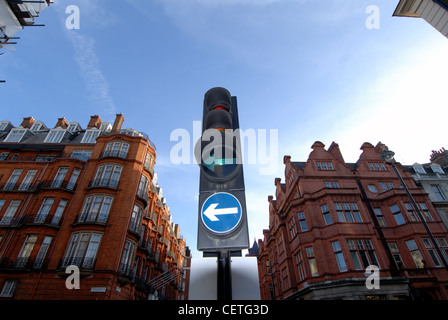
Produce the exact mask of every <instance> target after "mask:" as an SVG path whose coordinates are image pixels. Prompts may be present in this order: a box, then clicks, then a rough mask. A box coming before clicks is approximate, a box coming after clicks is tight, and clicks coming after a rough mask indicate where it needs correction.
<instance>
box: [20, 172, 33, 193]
mask: <svg viewBox="0 0 448 320" xmlns="http://www.w3.org/2000/svg"><path fill="white" fill-rule="evenodd" d="M36 174H37V170H28V172H27V173H26V175H25V178H23V180H22V183H21V184H20V187H19V191H27V190H28V189H29V188H30V186H31V184H32V183H33V180H34V177H35V176H36Z"/></svg>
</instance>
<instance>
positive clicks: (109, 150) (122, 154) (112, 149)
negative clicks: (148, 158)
mask: <svg viewBox="0 0 448 320" xmlns="http://www.w3.org/2000/svg"><path fill="white" fill-rule="evenodd" d="M128 150H129V143H125V142H110V143H108V144H107V145H106V148H105V149H104V153H103V157H118V158H121V159H126V157H127V155H128Z"/></svg>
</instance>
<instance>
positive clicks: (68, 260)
mask: <svg viewBox="0 0 448 320" xmlns="http://www.w3.org/2000/svg"><path fill="white" fill-rule="evenodd" d="M101 236H102V235H101V233H93V232H92V233H91V232H81V233H74V234H73V235H72V238H71V240H70V243H69V246H68V248H67V252H66V254H65V257H64V260H63V263H62V267H63V268H65V267H67V266H69V265H75V266H78V267H85V268H92V267H93V265H94V263H95V258H96V254H97V251H98V247H99V245H100V241H101Z"/></svg>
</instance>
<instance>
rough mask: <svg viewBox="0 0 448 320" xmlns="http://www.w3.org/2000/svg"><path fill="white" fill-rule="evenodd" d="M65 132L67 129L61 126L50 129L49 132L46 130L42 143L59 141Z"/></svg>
mask: <svg viewBox="0 0 448 320" xmlns="http://www.w3.org/2000/svg"><path fill="white" fill-rule="evenodd" d="M66 133H67V130H65V129H61V128H56V129H51V130H50V132H48V134H47V136H46V137H45V140H44V143H60V142H61V141H62V139H63V138H64V136H65V134H66Z"/></svg>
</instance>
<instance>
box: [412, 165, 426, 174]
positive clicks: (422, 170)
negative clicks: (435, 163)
mask: <svg viewBox="0 0 448 320" xmlns="http://www.w3.org/2000/svg"><path fill="white" fill-rule="evenodd" d="M413 167H414V170H415V172H417V173H420V174H426V171H425V168H423V166H422V165H414V166H413Z"/></svg>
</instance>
